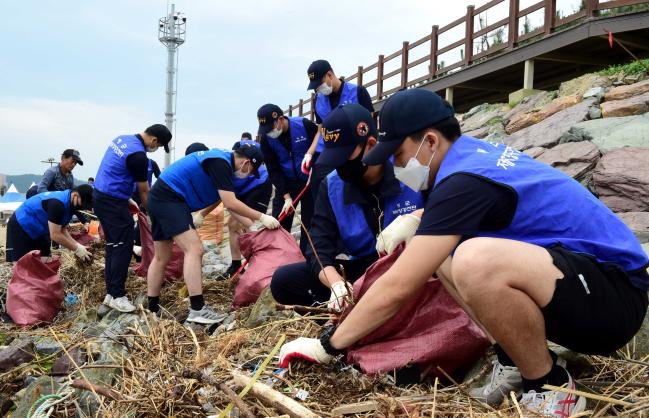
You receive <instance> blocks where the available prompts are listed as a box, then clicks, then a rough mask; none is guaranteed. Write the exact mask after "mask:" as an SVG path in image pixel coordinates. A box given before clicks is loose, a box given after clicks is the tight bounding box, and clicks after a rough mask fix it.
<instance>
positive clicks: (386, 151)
mask: <svg viewBox="0 0 649 418" xmlns="http://www.w3.org/2000/svg"><path fill="white" fill-rule="evenodd" d="M381 129H382V132H381V133H380V142H379V145H378V146H377V147H376V148H375V149H374V150H373V151H372V152H370V153H369V154H368V155H367V156H365V161H366V162H367V163H369V164H374V163H377V162H380V161H385V160H387V159H388V158H390V157H391V156H394V164H395V170H396V173H395V174H396V176H397V178H400V179H401V181H402V182H404V183H405V184H408V185H409V186H410V187H412V188H414V189H432V191H431V192H430V194H429V197H428V201H427V203H426V207H425V210H424V213H423V216H422V219H421V223H420V224H419V227H418V229H417V232H416V235H415V236H414V238H412V240H411V241H410V243H409V245H408V246H407V248H406V250H405V251H404V253H403V254H401V256H400V257H399V259H398V261H397V262H396V263H395V264H394V265H393V266H392V268H391V269H390V270H388V271H387V272H386V273H385V274H384V275H383V276H382V277H381V278H379V279H378V280H377V281H376V282H375V283H374V286H373V287H372V289H370V291H368V292H367V294H366V295H365V297H364V298H363V299H362V300H361V301H360V302H359V303H358V304H357V305H356V306H355V307H354V309H353V310H352V311H351V313H350V315H349V316H348V317H347V318H346V320H345V321H344V322H343V323H341V324H340V326H339V327H338V329H336V330H335V331H334V332H330V333H327V334H326V335H324V336H323V338H322V339H321V341H318V340H315V341H316V342H313V341H312V340H309V341H310V342H309V343H307V344H310V345H309V348H308V349H305V350H303V352H302V354H304V352H306V351H308V353H307V354H305V355H306V356H310V357H311V358H313V356H317V357H318V359H320V360H325V361H327V360H329V359H330V358H331V357H330V356H329V354H336V353H338V352H339V350H340V349H343V348H345V347H349V346H350V345H351V344H353V343H354V342H356V341H358V340H359V339H360V338H362V337H363V336H364V335H366V334H367V333H369V332H371V331H372V330H373V329H376V328H377V327H378V326H380V324H382V323H383V322H385V321H386V320H387V319H389V318H390V317H391V316H392V315H394V313H395V312H397V310H398V309H399V306H401V304H403V303H404V302H405V301H407V300H408V299H410V298H412V297H413V295H415V294H416V293H417V290H418V289H419V288H420V287H421V286H422V285H423V284H424V283H425V282H426V280H427V279H428V278H429V277H430V276H431V275H432V274H433V273H436V274H437V276H438V277H439V278H440V279H441V280H442V282H443V283H444V285H445V286H446V288H447V289H448V290H449V292H450V293H451V294H452V295H453V296H454V297H455V298H456V300H457V301H458V303H460V304H461V305H462V306H463V307H464V308H465V309H466V311H467V312H468V313H469V314H470V315H471V316H472V317H473V318H474V319H475V320H476V322H477V323H478V324H479V325H481V326H482V327H483V329H485V331H486V332H487V334H488V335H489V336H490V337H491V338H492V341H493V342H494V343H495V351H496V354H497V358H498V361H497V362H496V363H495V365H494V375H493V377H492V380H491V382H490V383H489V384H488V385H487V386H485V387H484V388H481V390H480V391H479V392H480V393H477V394H479V395H480V396H482V397H483V398H484V399H486V401H487V402H489V403H494V404H496V403H500V402H501V401H502V400H503V398H504V397H505V396H507V395H508V393H510V391H515V392H519V393H523V396H522V398H521V401H520V403H521V405H523V406H525V407H526V408H528V409H530V410H533V411H536V412H539V413H541V414H543V415H549V416H556V417H566V416H570V415H573V414H575V413H579V412H580V411H583V410H584V408H585V399H584V398H582V397H579V396H575V395H571V394H567V393H564V392H558V391H548V390H546V389H543V386H544V385H545V384H550V385H554V386H562V385H566V386H567V388H568V389H574V382H573V380H572V378H571V376H570V375H569V374H568V372H567V371H566V370H565V369H564V368H563V367H561V366H560V365H559V364H557V356H556V354H554V353H553V352H551V351H550V350H548V345H547V340H548V339H549V340H551V341H553V342H555V343H558V344H560V345H562V346H565V347H567V348H569V349H571V350H574V351H576V352H580V353H586V354H601V355H605V354H608V353H612V352H614V351H615V350H616V349H618V348H620V347H622V346H623V345H624V344H626V343H627V342H628V341H629V340H630V339H631V338H632V337H633V336H634V334H635V333H636V332H637V331H638V329H639V328H640V326H641V324H642V321H643V319H644V317H645V312H646V310H647V288H648V287H649V275H648V274H647V271H646V268H647V265H648V264H649V259H648V258H647V255H646V254H645V253H644V251H643V250H642V247H641V246H640V243H639V242H638V240H637V239H636V238H635V236H634V235H633V233H632V232H631V231H630V230H629V228H627V227H626V225H624V223H623V222H622V221H621V220H620V219H619V218H618V217H617V216H615V214H613V212H611V210H610V209H608V208H607V207H606V206H605V205H604V204H603V203H601V202H600V201H599V200H597V198H596V197H595V196H593V195H592V194H591V193H590V192H589V191H588V190H587V189H586V188H584V187H583V186H581V185H580V184H579V183H578V182H576V181H575V180H573V179H572V178H570V177H568V176H566V175H565V174H563V173H561V172H560V171H558V170H556V169H554V168H552V167H550V166H548V165H546V164H543V163H540V162H537V161H535V160H533V159H532V158H530V157H529V156H527V155H526V154H523V153H521V152H519V151H517V150H515V149H512V148H511V147H509V146H506V145H503V144H496V143H490V142H485V141H481V140H478V139H475V138H471V137H467V136H462V135H461V132H460V128H459V124H458V123H457V120H456V119H455V117H454V111H453V108H452V107H451V106H450V105H449V104H448V103H446V102H445V101H444V100H442V99H441V98H440V97H439V96H437V95H436V94H435V93H433V92H430V91H426V90H423V89H412V90H406V91H401V92H398V93H396V94H395V95H393V96H392V97H391V98H390V99H388V101H387V102H386V103H385V105H384V107H383V109H382V110H381ZM305 345H306V344H302V346H305ZM309 350H310V351H309ZM294 351H295V350H293V348H292V347H290V346H289V347H287V350H285V354H286V355H287V356H288V357H289V358H290V357H291V354H295V353H294ZM323 352H325V353H329V354H326V355H325V356H324V357H322V356H320V354H322V353H323Z"/></svg>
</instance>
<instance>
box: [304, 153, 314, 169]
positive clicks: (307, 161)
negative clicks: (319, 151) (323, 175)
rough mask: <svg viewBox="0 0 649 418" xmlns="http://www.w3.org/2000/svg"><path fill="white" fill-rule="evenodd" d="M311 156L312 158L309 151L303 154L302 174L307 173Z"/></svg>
mask: <svg viewBox="0 0 649 418" xmlns="http://www.w3.org/2000/svg"><path fill="white" fill-rule="evenodd" d="M311 158H313V156H312V155H311V154H309V153H306V154H304V158H302V172H303V173H304V174H309V169H310V168H311Z"/></svg>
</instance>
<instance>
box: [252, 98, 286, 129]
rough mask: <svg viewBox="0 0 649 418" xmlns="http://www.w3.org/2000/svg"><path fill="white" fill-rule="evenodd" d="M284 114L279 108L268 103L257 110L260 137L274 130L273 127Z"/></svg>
mask: <svg viewBox="0 0 649 418" xmlns="http://www.w3.org/2000/svg"><path fill="white" fill-rule="evenodd" d="M282 114H283V112H282V109H280V107H279V106H277V105H274V104H272V103H266V104H265V105H263V106H262V107H260V108H259V110H257V121H258V122H259V130H258V131H257V133H258V134H259V135H266V134H267V133H268V132H270V131H272V130H273V125H274V124H275V122H276V121H277V119H279V118H280V116H282Z"/></svg>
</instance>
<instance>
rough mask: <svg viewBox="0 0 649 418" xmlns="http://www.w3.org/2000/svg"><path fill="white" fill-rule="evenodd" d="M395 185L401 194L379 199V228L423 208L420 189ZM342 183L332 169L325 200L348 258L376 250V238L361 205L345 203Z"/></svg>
mask: <svg viewBox="0 0 649 418" xmlns="http://www.w3.org/2000/svg"><path fill="white" fill-rule="evenodd" d="M399 184H400V185H401V193H399V194H398V195H396V196H389V197H385V198H383V201H384V209H383V228H386V227H387V226H388V225H390V224H391V223H392V221H393V220H395V219H396V218H397V217H398V216H399V215H405V214H407V213H411V212H414V211H415V210H417V209H420V208H423V207H424V199H423V197H422V195H421V193H420V192H415V191H414V190H412V189H411V188H409V187H406V186H405V185H404V184H403V183H399ZM344 186H345V182H344V181H342V180H341V179H340V177H338V174H337V173H336V172H335V171H333V172H331V173H330V174H329V175H328V176H327V188H328V192H329V202H330V203H331V208H332V210H333V212H334V216H335V217H336V220H337V222H336V223H337V225H338V232H339V233H340V237H341V239H342V241H343V244H344V245H345V248H346V249H347V251H348V252H349V254H350V255H351V256H352V257H364V256H368V255H370V254H372V253H374V252H375V251H376V249H375V247H376V237H375V236H374V234H373V233H372V229H371V228H370V227H369V225H368V224H367V221H366V220H365V215H364V213H363V208H362V207H361V205H358V204H356V203H353V204H345V198H344Z"/></svg>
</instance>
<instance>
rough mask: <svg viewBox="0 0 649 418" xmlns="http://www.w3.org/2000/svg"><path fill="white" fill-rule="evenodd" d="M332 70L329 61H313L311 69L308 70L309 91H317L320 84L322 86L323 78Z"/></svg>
mask: <svg viewBox="0 0 649 418" xmlns="http://www.w3.org/2000/svg"><path fill="white" fill-rule="evenodd" d="M329 70H331V65H329V61H327V60H317V61H313V62H312V63H311V65H309V69H308V70H306V74H307V75H308V76H309V86H308V87H307V88H306V89H307V90H315V89H317V88H318V87H319V86H320V84H322V77H324V76H325V74H327V71H329Z"/></svg>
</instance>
